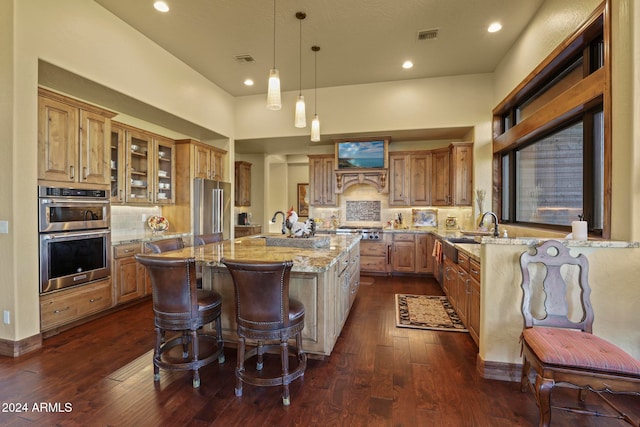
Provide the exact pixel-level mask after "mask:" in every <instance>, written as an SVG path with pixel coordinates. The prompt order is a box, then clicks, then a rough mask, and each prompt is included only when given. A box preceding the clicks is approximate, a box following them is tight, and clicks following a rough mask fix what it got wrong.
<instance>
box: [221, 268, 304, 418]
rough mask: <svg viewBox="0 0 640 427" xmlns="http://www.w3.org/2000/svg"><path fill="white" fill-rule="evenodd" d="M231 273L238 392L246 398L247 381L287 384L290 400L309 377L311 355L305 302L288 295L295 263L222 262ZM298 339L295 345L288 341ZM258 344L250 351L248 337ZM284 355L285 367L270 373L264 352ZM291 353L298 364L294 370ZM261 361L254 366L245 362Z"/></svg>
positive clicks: (285, 397) (285, 392)
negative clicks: (294, 387)
mask: <svg viewBox="0 0 640 427" xmlns="http://www.w3.org/2000/svg"><path fill="white" fill-rule="evenodd" d="M221 262H222V263H224V265H226V267H227V269H228V270H229V272H230V273H231V277H232V279H233V285H234V290H235V296H236V324H237V330H236V332H237V334H238V358H237V366H236V389H235V393H236V396H242V383H243V382H244V383H247V384H251V385H256V386H277V385H282V387H283V393H282V403H283V405H285V406H287V405H289V404H290V396H289V384H290V383H291V382H292V381H294V380H295V379H297V378H300V377H302V376H303V375H304V371H305V369H306V366H307V355H306V353H305V352H304V350H303V348H302V330H303V329H304V305H303V304H302V303H301V302H300V301H298V300H296V299H293V298H289V275H290V272H291V268H292V266H293V262H292V261H284V262H253V261H243V262H238V261H233V260H225V259H222V260H221ZM294 338H295V346H294V345H291V344H289V342H288V341H289V339H294ZM247 339H250V340H255V341H257V346H256V347H254V348H252V349H251V350H249V351H246V340H247ZM271 350H277V351H278V352H279V353H280V364H281V366H280V371H274V370H272V371H270V372H269V373H267V372H265V371H267V369H264V370H263V368H264V360H265V358H264V354H265V353H267V352H269V351H271ZM290 352H292V353H293V354H294V355H295V356H296V359H297V364H296V366H294V368H293V369H292V370H290V369H289V358H290V357H289V354H290ZM253 358H255V359H256V365H255V369H249V368H247V367H246V366H245V362H246V361H248V360H249V359H253Z"/></svg>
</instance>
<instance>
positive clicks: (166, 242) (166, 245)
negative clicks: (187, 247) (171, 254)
mask: <svg viewBox="0 0 640 427" xmlns="http://www.w3.org/2000/svg"><path fill="white" fill-rule="evenodd" d="M145 246H146V247H147V249H149V250H150V251H151V252H153V253H154V254H160V253H162V252H166V251H173V250H176V249H183V248H184V241H183V240H182V237H171V238H169V239H162V240H154V241H152V242H147V243H145Z"/></svg>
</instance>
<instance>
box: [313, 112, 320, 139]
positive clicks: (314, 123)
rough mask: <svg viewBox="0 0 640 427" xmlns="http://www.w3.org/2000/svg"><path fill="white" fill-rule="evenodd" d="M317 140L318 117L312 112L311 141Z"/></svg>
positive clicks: (318, 134) (318, 137)
mask: <svg viewBox="0 0 640 427" xmlns="http://www.w3.org/2000/svg"><path fill="white" fill-rule="evenodd" d="M318 141H320V118H318V115H317V114H314V115H313V120H311V142H318Z"/></svg>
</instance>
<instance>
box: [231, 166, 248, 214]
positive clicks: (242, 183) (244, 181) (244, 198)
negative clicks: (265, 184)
mask: <svg viewBox="0 0 640 427" xmlns="http://www.w3.org/2000/svg"><path fill="white" fill-rule="evenodd" d="M235 176H236V183H235V185H236V186H235V205H236V206H251V163H248V162H236V174H235Z"/></svg>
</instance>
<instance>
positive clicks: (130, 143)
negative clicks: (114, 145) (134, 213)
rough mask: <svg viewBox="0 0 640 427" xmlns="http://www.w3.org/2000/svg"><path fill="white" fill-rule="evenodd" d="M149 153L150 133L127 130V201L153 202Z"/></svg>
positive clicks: (138, 202) (137, 202) (150, 145)
mask: <svg viewBox="0 0 640 427" xmlns="http://www.w3.org/2000/svg"><path fill="white" fill-rule="evenodd" d="M151 153H152V140H151V136H150V135H148V134H146V133H143V132H140V131H136V130H127V148H126V155H127V178H126V186H127V187H126V188H127V191H126V200H127V203H132V204H150V203H153V192H152V188H153V163H152V162H151V159H150V156H151Z"/></svg>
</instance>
